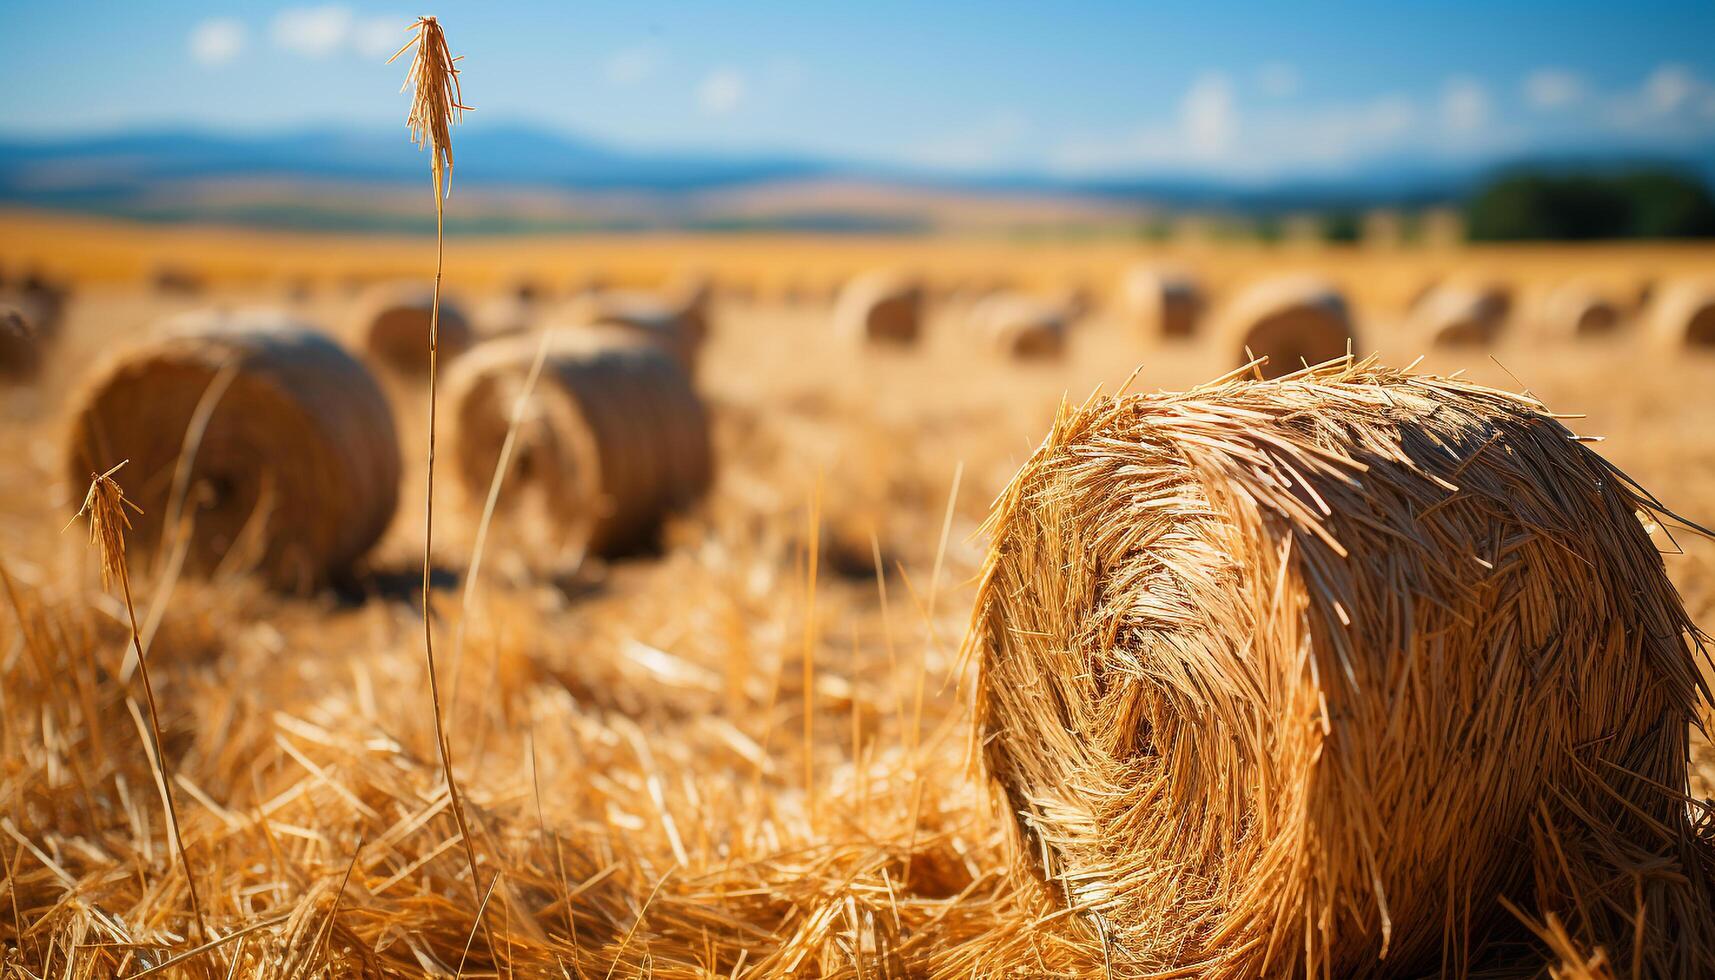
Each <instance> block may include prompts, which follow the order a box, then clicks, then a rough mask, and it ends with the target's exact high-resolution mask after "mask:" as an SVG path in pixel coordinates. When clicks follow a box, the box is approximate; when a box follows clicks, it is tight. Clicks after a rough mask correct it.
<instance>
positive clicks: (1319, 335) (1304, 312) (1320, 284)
mask: <svg viewBox="0 0 1715 980" xmlns="http://www.w3.org/2000/svg"><path fill="white" fill-rule="evenodd" d="M1215 335H1216V336H1217V337H1219V338H1220V341H1219V342H1220V343H1221V344H1222V345H1223V346H1225V347H1226V348H1227V349H1229V350H1231V351H1232V352H1233V356H1234V357H1235V358H1236V359H1237V363H1240V364H1243V363H1245V362H1247V361H1249V360H1250V359H1251V358H1252V357H1253V356H1254V357H1267V358H1268V362H1267V363H1266V364H1264V365H1262V367H1261V371H1262V375H1263V377H1265V378H1278V377H1280V376H1281V375H1284V374H1291V373H1292V372H1294V371H1297V370H1299V369H1300V368H1302V367H1304V366H1305V365H1307V364H1308V365H1316V364H1321V363H1322V362H1324V361H1330V360H1333V359H1334V358H1337V357H1340V356H1342V355H1344V354H1345V353H1347V351H1348V350H1350V349H1351V348H1352V347H1355V346H1356V340H1357V333H1356V331H1355V329H1354V328H1353V326H1352V315H1351V312H1350V311H1349V310H1348V309H1347V307H1346V297H1345V296H1344V295H1343V294H1342V293H1341V292H1340V290H1339V288H1338V287H1337V286H1335V285H1334V284H1332V283H1330V282H1328V281H1326V280H1324V279H1321V278H1318V277H1316V276H1309V275H1288V276H1280V277H1277V278H1273V279H1265V280H1263V281H1261V282H1258V283H1256V284H1254V285H1252V286H1250V287H1249V288H1247V289H1246V290H1245V291H1244V292H1242V293H1240V294H1239V295H1238V296H1237V297H1236V298H1235V299H1234V300H1233V301H1232V303H1230V304H1229V305H1228V306H1227V307H1226V308H1225V309H1224V310H1222V311H1221V317H1220V325H1219V326H1218V327H1217V328H1216V331H1215ZM1247 352H1248V353H1247Z"/></svg>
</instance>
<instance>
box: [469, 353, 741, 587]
mask: <svg viewBox="0 0 1715 980" xmlns="http://www.w3.org/2000/svg"><path fill="white" fill-rule="evenodd" d="M542 342H543V339H542V338H541V337H507V338H502V339H499V340H493V341H489V342H488V343H485V344H482V345H480V346H478V347H477V348H475V349H474V350H472V351H471V353H470V354H469V355H468V356H467V357H465V358H463V359H461V360H460V361H459V362H458V364H457V365H455V367H454V368H453V370H452V371H451V372H450V373H449V376H448V385H447V390H448V401H449V403H450V404H451V405H452V406H453V415H454V424H453V426H452V438H451V446H452V453H451V455H452V459H453V461H454V469H455V470H456V471H457V472H458V474H459V478H460V481H461V483H462V485H463V486H464V488H465V490H466V496H467V498H468V500H469V501H470V503H471V504H472V506H473V508H474V509H477V510H480V508H481V506H482V503H483V501H484V500H485V499H486V496H487V494H488V489H489V485H490V483H491V482H492V480H493V478H494V470H495V466H496V465H497V463H498V461H499V459H500V448H501V445H502V443H503V442H504V441H505V438H506V432H507V430H508V428H509V426H510V423H511V419H512V416H513V412H514V408H515V406H516V403H517V400H518V397H519V395H520V393H521V392H523V391H524V390H525V385H526V383H527V381H528V378H529V374H530V368H531V365H532V364H533V363H534V361H535V358H536V354H537V351H538V348H539V345H540V344H541V343H542ZM547 343H548V344H549V347H548V352H547V359H546V361H545V362H544V367H543V372H542V375H541V377H540V379H539V380H538V381H537V383H536V386H535V388H534V389H533V390H532V391H531V396H530V399H529V401H528V403H527V404H526V407H525V412H524V414H523V415H522V416H521V421H520V423H519V429H518V434H517V437H516V439H517V441H516V446H515V449H514V451H513V455H512V461H511V465H510V469H509V472H508V475H507V477H506V483H505V488H504V491H503V492H502V494H501V496H500V498H499V501H498V507H499V508H500V510H501V512H502V513H505V512H516V511H520V510H524V509H527V508H535V510H536V512H537V513H541V514H545V515H546V516H547V517H548V518H549V520H550V522H551V524H552V526H553V527H554V528H555V535H554V538H555V540H553V541H552V548H551V549H549V550H551V551H553V552H555V553H572V554H582V553H586V552H587V553H593V554H600V555H613V554H621V553H625V552H629V551H633V550H636V549H638V548H640V547H645V546H647V545H649V544H650V543H651V542H652V541H653V540H654V538H655V536H656V534H657V533H658V531H659V529H660V526H661V524H662V522H663V520H664V519H665V518H666V517H667V516H668V515H669V514H671V513H673V512H674V511H678V510H681V509H683V508H685V507H687V506H689V505H691V504H692V503H694V502H696V501H697V500H698V499H700V498H701V497H702V495H703V493H704V492H705V491H706V490H707V489H708V486H709V483H710V481H711V479H712V475H713V458H712V454H711V451H710V443H709V423H708V417H707V413H706V412H705V411H704V409H703V405H702V402H701V401H700V400H699V399H698V397H697V395H696V392H695V391H693V390H692V388H691V383H690V378H689V376H688V375H687V374H686V373H685V371H684V369H683V367H682V366H681V365H680V363H679V362H678V360H677V359H675V358H674V357H673V356H672V355H671V354H670V353H669V352H667V351H666V350H663V349H662V348H661V347H660V346H659V345H657V344H654V343H651V342H649V341H648V340H646V339H643V338H640V337H638V336H637V335H636V334H635V333H633V332H631V331H627V330H623V329H620V328H614V327H606V328H593V329H582V330H572V329H562V330H552V331H550V332H549V334H548V337H547ZM531 533H532V534H534V532H531ZM537 540H538V542H542V541H544V540H546V539H543V538H541V537H540V536H537Z"/></svg>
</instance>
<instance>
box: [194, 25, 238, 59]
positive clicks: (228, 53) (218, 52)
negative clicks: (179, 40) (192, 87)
mask: <svg viewBox="0 0 1715 980" xmlns="http://www.w3.org/2000/svg"><path fill="white" fill-rule="evenodd" d="M190 44H191V57H192V58H193V59H195V60H196V63H197V64H199V65H205V66H207V67H209V68H219V67H220V66H221V65H225V64H228V63H230V62H231V61H232V60H233V59H235V58H237V57H238V56H239V55H240V54H242V53H243V52H244V25H243V24H241V23H239V22H238V21H236V20H233V19H232V18H230V17H210V18H209V19H208V20H205V21H203V22H202V23H200V24H198V25H197V26H196V27H194V28H192V30H191V40H190Z"/></svg>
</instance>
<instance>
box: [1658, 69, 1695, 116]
mask: <svg viewBox="0 0 1715 980" xmlns="http://www.w3.org/2000/svg"><path fill="white" fill-rule="evenodd" d="M1699 87H1700V86H1699V84H1698V81H1697V78H1696V76H1694V75H1692V74H1691V71H1690V69H1688V68H1686V67H1685V66H1684V65H1662V66H1660V67H1659V68H1657V69H1656V70H1655V71H1653V72H1651V73H1650V77H1649V80H1648V81H1646V82H1644V99H1645V101H1646V102H1647V103H1648V105H1649V106H1650V108H1652V109H1654V110H1655V111H1657V112H1659V113H1661V114H1663V115H1666V114H1668V113H1670V112H1673V111H1675V110H1677V109H1678V108H1679V107H1680V106H1683V105H1685V104H1686V103H1687V102H1688V101H1690V99H1691V97H1692V95H1694V94H1695V93H1696V92H1697V89H1698V88H1699Z"/></svg>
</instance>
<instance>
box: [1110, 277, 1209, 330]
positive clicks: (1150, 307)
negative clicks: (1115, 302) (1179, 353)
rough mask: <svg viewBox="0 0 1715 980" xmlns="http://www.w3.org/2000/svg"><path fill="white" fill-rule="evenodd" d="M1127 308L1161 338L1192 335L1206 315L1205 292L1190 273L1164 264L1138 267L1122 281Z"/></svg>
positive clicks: (1145, 327) (1146, 327)
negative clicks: (1198, 322) (1204, 308)
mask: <svg viewBox="0 0 1715 980" xmlns="http://www.w3.org/2000/svg"><path fill="white" fill-rule="evenodd" d="M1121 289H1122V292H1123V293H1124V296H1125V304H1126V308H1127V309H1128V310H1130V311H1131V313H1132V315H1133V316H1136V317H1137V318H1138V319H1139V321H1141V323H1142V324H1143V326H1144V329H1146V330H1149V331H1151V332H1153V333H1154V334H1156V335H1157V336H1161V337H1172V338H1183V337H1189V336H1191V334H1192V333H1193V332H1195V331H1196V329H1197V320H1198V318H1199V317H1201V316H1202V315H1203V305H1204V304H1203V291H1202V289H1201V288H1200V287H1199V286H1198V285H1197V280H1196V279H1195V278H1193V277H1192V276H1191V274H1190V273H1188V272H1185V271H1184V270H1181V269H1174V268H1169V267H1164V266H1156V265H1145V266H1138V267H1137V268H1135V269H1132V270H1131V271H1129V272H1127V273H1126V276H1125V281H1124V283H1122V284H1121Z"/></svg>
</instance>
